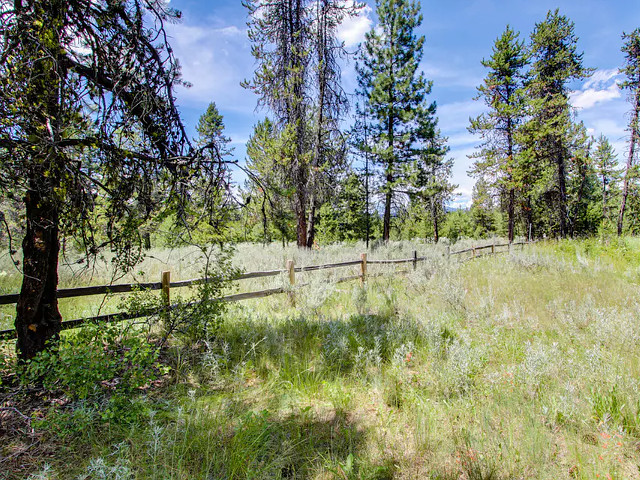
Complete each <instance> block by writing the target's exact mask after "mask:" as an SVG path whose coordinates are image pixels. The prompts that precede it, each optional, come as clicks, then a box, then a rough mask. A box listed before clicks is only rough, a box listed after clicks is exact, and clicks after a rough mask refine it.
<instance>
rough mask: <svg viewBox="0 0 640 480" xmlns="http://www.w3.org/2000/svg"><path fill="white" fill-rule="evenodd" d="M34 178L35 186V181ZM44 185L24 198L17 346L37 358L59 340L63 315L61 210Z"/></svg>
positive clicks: (23, 354)
mask: <svg viewBox="0 0 640 480" xmlns="http://www.w3.org/2000/svg"><path fill="white" fill-rule="evenodd" d="M38 181H39V180H32V181H31V182H30V183H31V186H33V185H34V182H38ZM41 188H42V187H41V186H40V185H38V186H37V187H35V188H31V189H29V191H28V192H27V194H26V195H25V198H24V203H25V209H26V223H27V229H26V234H25V237H24V240H23V242H22V249H23V258H24V261H23V274H24V275H23V279H22V288H21V290H20V297H19V298H18V304H17V308H16V313H17V316H16V321H15V326H16V332H17V334H18V342H17V344H16V348H17V350H18V356H19V358H20V359H21V360H27V359H30V358H33V357H34V356H35V355H36V354H37V353H38V352H40V351H42V350H44V349H45V348H46V346H47V342H49V341H56V340H57V339H58V337H59V333H60V330H61V323H62V316H61V315H60V312H59V311H58V299H57V289H58V254H59V251H60V241H59V238H58V228H59V227H58V209H57V206H56V205H55V200H52V198H53V196H54V193H53V190H51V192H50V195H47V196H43V195H42V194H41Z"/></svg>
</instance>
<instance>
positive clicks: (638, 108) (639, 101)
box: [618, 92, 640, 236]
mask: <svg viewBox="0 0 640 480" xmlns="http://www.w3.org/2000/svg"><path fill="white" fill-rule="evenodd" d="M639 116H640V92H638V93H636V102H635V107H634V111H633V118H632V120H631V140H630V142H629V156H628V157H627V167H626V170H625V175H624V180H623V182H622V199H621V201H620V213H619V214H618V236H620V235H622V228H623V226H624V213H625V210H626V208H627V197H628V196H629V175H630V173H631V168H632V167H633V158H634V156H635V147H636V142H638V138H639V133H638V120H639V118H638V117H639Z"/></svg>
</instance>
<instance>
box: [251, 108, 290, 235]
mask: <svg viewBox="0 0 640 480" xmlns="http://www.w3.org/2000/svg"><path fill="white" fill-rule="evenodd" d="M288 133H289V130H287V129H284V130H281V129H279V128H278V126H277V125H276V124H275V123H274V122H272V121H271V120H269V119H268V118H267V119H265V120H263V121H262V122H259V123H258V124H257V125H256V126H255V127H254V132H253V134H252V135H251V137H249V141H248V142H247V169H248V170H249V171H250V172H251V174H252V182H251V183H250V192H251V194H250V198H252V199H253V205H259V210H260V216H261V218H262V222H261V223H262V239H263V241H264V242H270V241H271V239H272V235H271V228H270V226H269V222H271V225H272V227H273V228H275V230H276V234H277V236H278V237H279V239H280V240H281V241H282V244H283V245H285V244H286V242H287V241H288V240H289V239H290V238H291V236H292V232H290V224H291V222H293V221H294V218H295V201H296V200H295V193H294V190H295V185H294V184H293V182H292V179H291V178H290V176H289V158H290V157H289V155H291V150H290V149H291V148H295V147H294V146H293V143H292V142H291V141H290V139H288V138H287V137H286V135H287V134H288ZM294 238H296V237H294Z"/></svg>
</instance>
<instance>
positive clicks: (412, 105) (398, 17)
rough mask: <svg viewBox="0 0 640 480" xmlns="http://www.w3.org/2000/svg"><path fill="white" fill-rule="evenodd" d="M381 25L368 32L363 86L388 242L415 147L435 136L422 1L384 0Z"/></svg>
mask: <svg viewBox="0 0 640 480" xmlns="http://www.w3.org/2000/svg"><path fill="white" fill-rule="evenodd" d="M377 14H378V21H379V24H378V26H377V27H376V28H375V29H373V30H371V31H370V32H368V33H367V35H366V37H365V38H366V40H365V44H364V48H363V50H362V54H361V56H360V58H359V61H358V65H357V67H356V68H357V70H358V84H359V87H360V91H361V93H362V94H363V95H364V96H365V102H366V105H365V106H364V108H365V109H366V110H367V112H368V114H369V115H370V117H369V119H368V120H367V121H368V122H369V121H370V122H371V123H370V132H371V140H370V145H367V146H366V148H367V149H368V150H369V151H370V152H371V154H372V157H373V159H374V162H375V163H376V164H377V165H378V167H379V169H380V171H379V177H380V182H379V183H380V193H382V194H383V195H384V198H385V203H384V215H383V240H384V241H388V240H389V238H390V231H391V206H392V201H393V198H394V196H397V194H398V190H402V189H403V188H405V187H406V186H407V185H408V184H410V176H411V173H412V170H413V169H412V165H413V162H415V160H416V153H417V152H416V150H415V145H414V143H415V142H416V141H417V140H420V141H421V142H428V141H429V140H431V139H433V138H435V119H434V116H435V112H436V105H435V103H431V104H428V102H427V95H428V94H429V93H430V91H431V82H428V81H427V80H426V79H425V78H424V74H423V73H421V72H419V71H418V66H419V63H420V61H421V59H422V54H423V46H424V36H419V37H418V36H417V35H416V34H415V29H417V28H418V27H419V26H420V24H421V23H422V15H421V14H420V4H419V2H414V1H412V0H400V1H396V0H380V1H379V2H378V3H377Z"/></svg>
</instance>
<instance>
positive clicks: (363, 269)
mask: <svg viewBox="0 0 640 480" xmlns="http://www.w3.org/2000/svg"><path fill="white" fill-rule="evenodd" d="M366 281H367V254H366V253H361V254H360V285H362V286H363V287H364V285H365V283H366Z"/></svg>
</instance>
